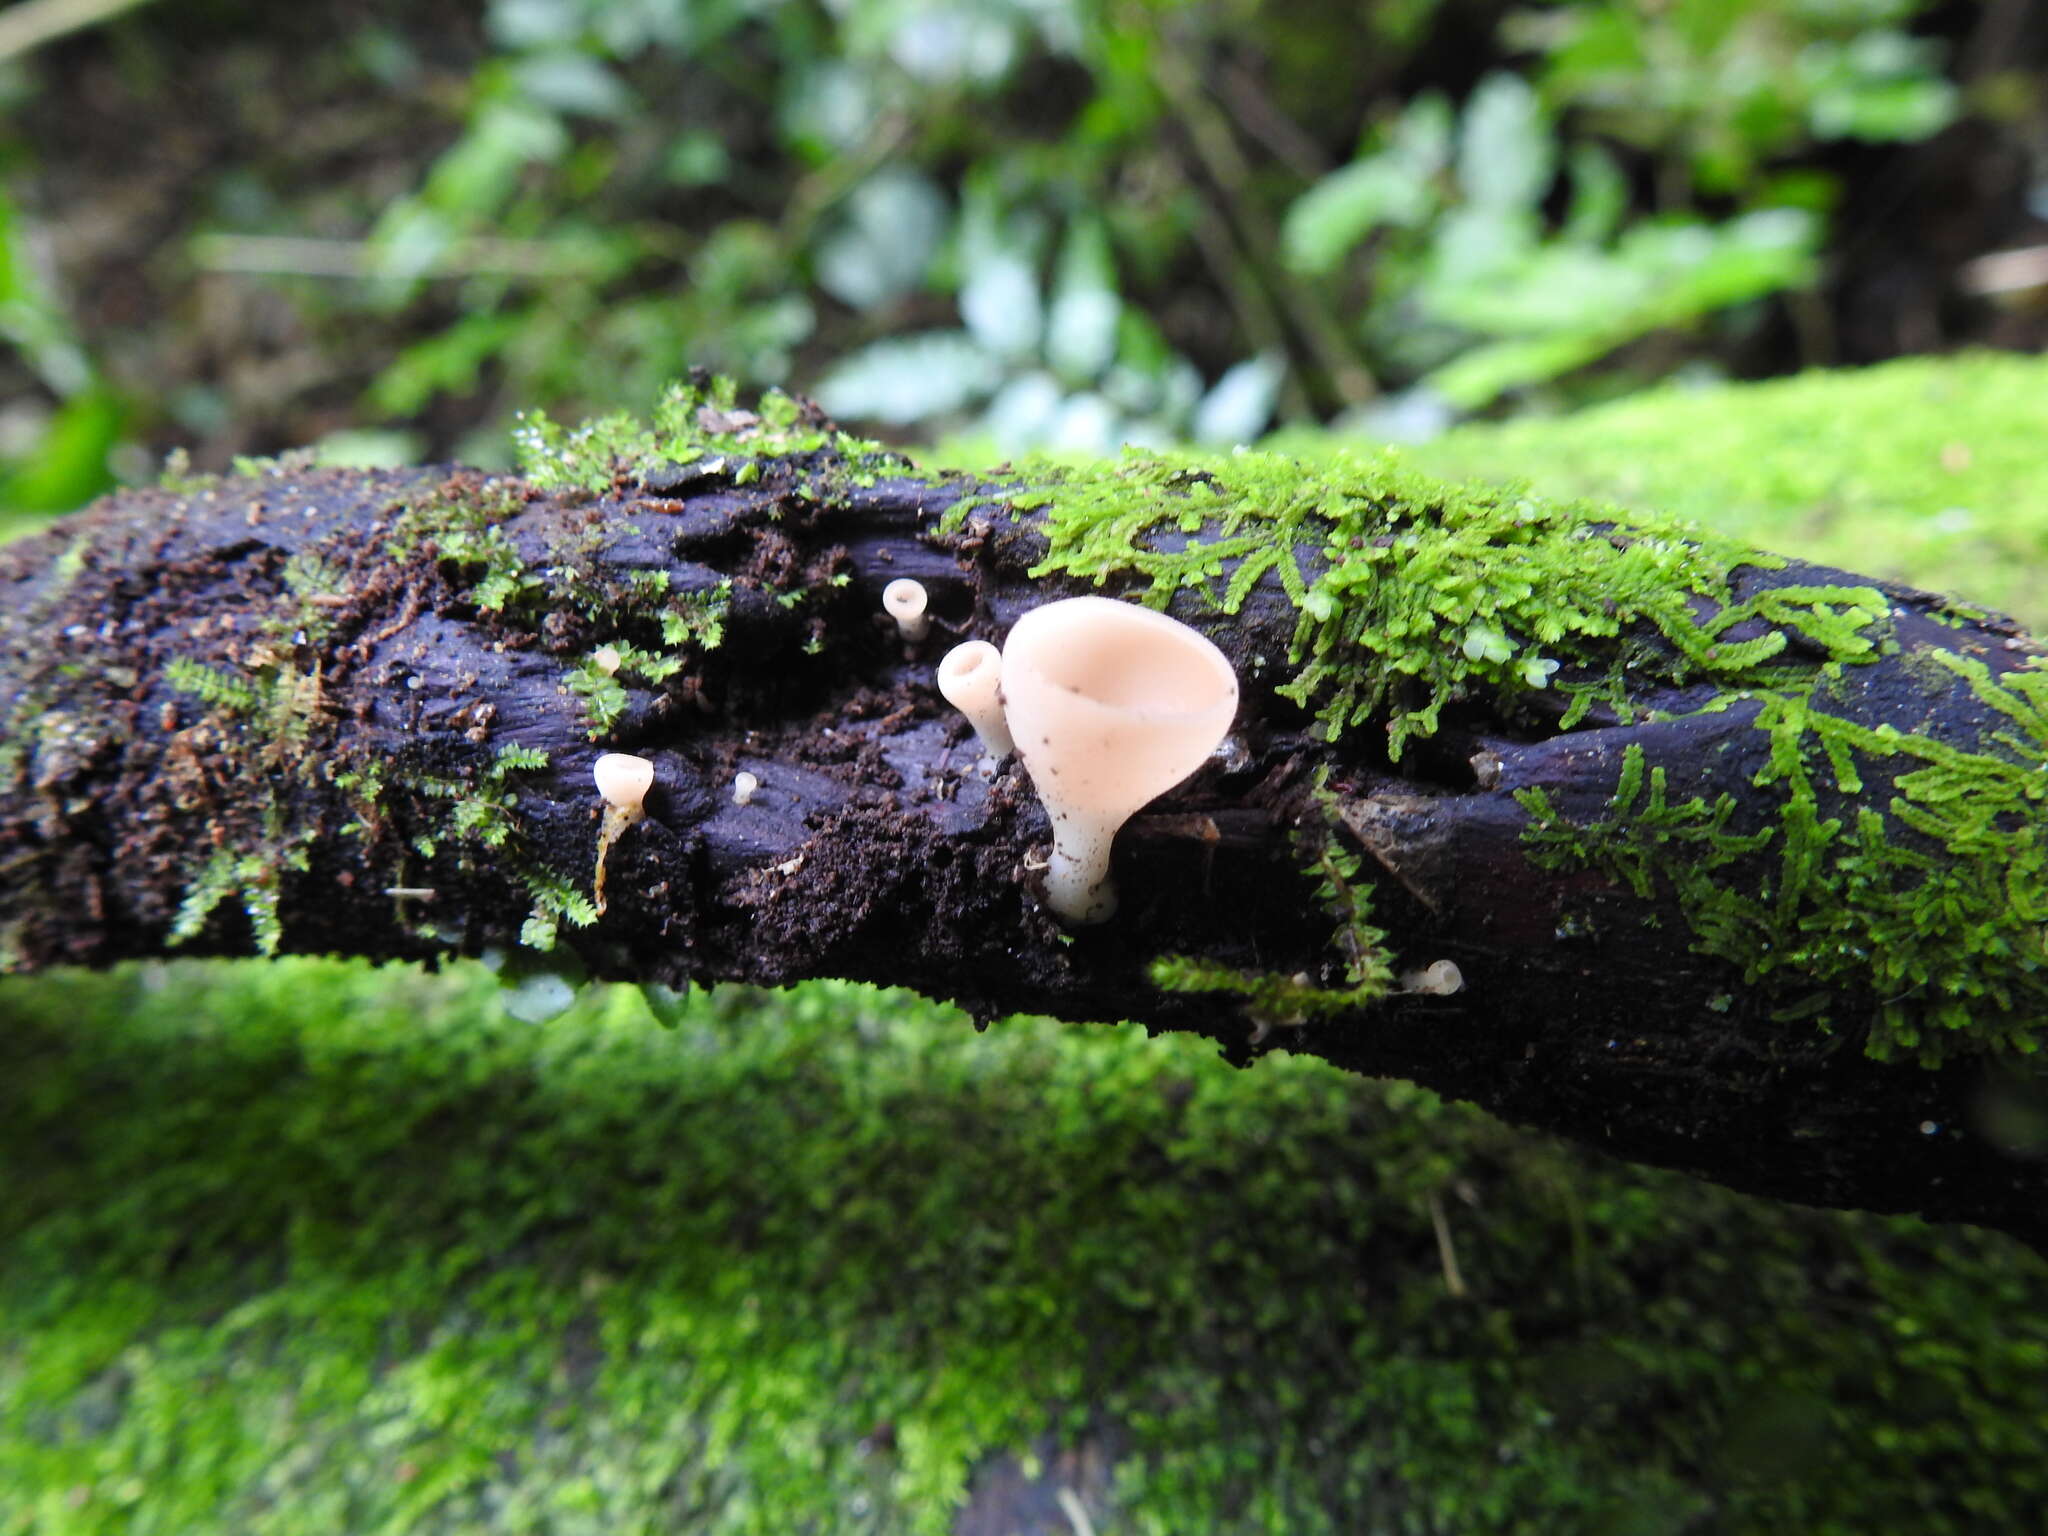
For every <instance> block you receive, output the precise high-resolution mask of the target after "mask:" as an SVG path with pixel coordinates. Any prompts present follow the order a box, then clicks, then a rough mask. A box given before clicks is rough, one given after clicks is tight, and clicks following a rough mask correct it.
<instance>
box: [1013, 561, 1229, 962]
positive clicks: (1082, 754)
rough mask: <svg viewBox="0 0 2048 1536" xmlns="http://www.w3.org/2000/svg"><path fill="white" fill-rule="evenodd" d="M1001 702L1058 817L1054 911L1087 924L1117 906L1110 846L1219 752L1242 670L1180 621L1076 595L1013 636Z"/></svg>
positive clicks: (1040, 612) (1022, 624) (1037, 614)
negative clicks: (1144, 810)
mask: <svg viewBox="0 0 2048 1536" xmlns="http://www.w3.org/2000/svg"><path fill="white" fill-rule="evenodd" d="M1003 705H1004V709H1005V711H1006V713H1007V715H1008V719H1009V725H1010V734H1011V735H1012V736H1014V737H1015V738H1016V742H1017V751H1018V753H1019V754H1020V755H1021V756H1022V757H1023V759H1024V766H1025V768H1026V770H1028V771H1029V773H1030V774H1031V782H1032V783H1033V784H1034V785H1035V786H1036V787H1037V789H1038V793H1039V798H1040V799H1042V800H1043V801H1044V802H1045V808H1046V811H1047V813H1048V814H1050V815H1051V817H1052V820H1053V859H1054V871H1053V874H1052V876H1051V877H1049V879H1048V882H1047V884H1048V889H1049V891H1050V893H1051V895H1050V899H1051V902H1052V905H1053V906H1054V908H1055V910H1058V911H1060V912H1061V915H1063V916H1066V917H1069V918H1071V919H1074V920H1076V921H1090V920H1096V919H1099V917H1100V916H1102V915H1104V907H1105V903H1106V902H1107V901H1108V899H1109V898H1108V897H1107V895H1106V890H1105V889H1104V887H1105V882H1106V878H1107V874H1108V868H1109V842H1110V839H1111V838H1112V837H1114V836H1115V834H1116V829H1117V828H1118V827H1119V826H1121V825H1122V824H1123V823H1124V821H1125V819H1126V818H1128V817H1129V816H1130V814H1131V813H1132V812H1133V811H1135V810H1137V809H1138V808H1139V807H1140V806H1142V805H1144V804H1146V803H1147V802H1148V801H1150V800H1154V799H1156V798H1158V797H1159V796H1160V795H1162V794H1164V793H1166V791H1167V790H1169V789H1171V788H1173V786H1174V785H1176V784H1178V783H1179V782H1180V781H1181V780H1182V779H1184V778H1186V777H1187V776H1188V775H1189V774H1191V773H1193V772H1194V771H1195V770H1196V769H1197V768H1199V767H1201V766H1202V763H1203V761H1204V760H1205V759H1206V758H1207V757H1208V756H1209V754H1210V753H1211V752H1213V751H1215V750H1216V747H1217V744H1218V743H1220V742H1221V741H1222V740H1223V737H1224V735H1225V734H1226V733H1227V732H1228V731H1229V729H1230V722H1231V720H1232V718H1233V717H1234V716H1235V715H1236V713H1237V674H1236V673H1234V672H1233V671H1231V669H1230V662H1229V661H1228V660H1227V659H1226V658H1225V657H1224V655H1223V653H1222V652H1221V651H1219V650H1217V649H1216V647H1215V646H1214V645H1212V644H1210V643H1209V642H1208V641H1207V640H1206V639H1204V638H1203V637H1202V636H1201V635H1199V634H1197V633H1196V632H1195V631H1194V630H1192V629H1190V628H1188V627H1187V625H1185V624H1182V623H1180V622H1179V621H1177V620H1174V619H1169V618H1167V617H1166V615H1164V614H1162V613H1154V612H1153V611H1152V610H1151V609H1149V608H1139V607H1136V606H1134V605H1133V604H1130V603H1119V602H1113V601H1111V600H1110V599H1108V598H1105V597H1074V598H1067V599H1065V600H1064V601H1061V602H1057V603H1047V604H1045V605H1044V606H1043V607H1040V608H1034V609H1032V610H1031V611H1030V612H1029V613H1027V614H1025V615H1024V617H1023V618H1021V619H1019V620H1018V621H1017V623H1016V624H1015V626H1014V627H1013V628H1012V629H1011V630H1010V638H1009V639H1008V641H1007V642H1005V644H1004V646H1003ZM1075 882H1079V885H1080V887H1082V888H1085V890H1086V892H1087V897H1086V899H1085V900H1083V899H1081V896H1080V895H1079V893H1078V891H1077V890H1076V889H1075V888H1074V887H1075Z"/></svg>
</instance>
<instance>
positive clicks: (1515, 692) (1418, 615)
mask: <svg viewBox="0 0 2048 1536" xmlns="http://www.w3.org/2000/svg"><path fill="white" fill-rule="evenodd" d="M1019 475H1020V478H1022V479H1023V480H1024V481H1025V483H1027V484H1030V485H1033V486H1034V487H1036V488H1037V489H1035V490H1034V491H1033V493H1031V494H1028V495H1026V496H1024V497H1021V498H1016V499H1014V503H1013V504H1014V505H1016V506H1018V507H1020V508H1027V509H1028V508H1031V507H1034V506H1042V507H1043V508H1044V521H1043V527H1044V530H1045V533H1046V536H1047V538H1048V539H1049V540H1050V541H1051V549H1050V552H1049V553H1048V555H1047V556H1046V558H1045V559H1044V560H1043V561H1042V562H1041V563H1040V565H1039V566H1038V567H1037V568H1036V569H1035V571H1034V572H1033V574H1034V575H1045V574H1052V573H1060V574H1064V575H1069V576H1079V577H1084V578H1087V579H1089V580H1092V581H1095V582H1096V583H1098V584H1100V583H1104V582H1107V581H1109V580H1111V579H1119V580H1123V579H1133V578H1134V579H1136V580H1138V581H1140V582H1142V583H1143V584H1144V586H1143V589H1142V592H1141V596H1142V597H1143V598H1144V600H1146V601H1148V602H1151V603H1153V604H1154V605H1156V606H1163V605H1164V604H1165V602H1166V601H1167V599H1168V598H1169V597H1171V596H1173V595H1174V594H1175V593H1181V592H1190V591H1192V592H1196V593H1199V594H1200V595H1201V596H1202V597H1203V598H1204V599H1205V600H1206V601H1207V602H1208V603H1209V604H1210V605H1212V606H1213V608H1214V609H1215V610H1216V611H1218V612H1220V613H1225V614H1230V613H1235V612H1237V611H1238V610H1239V608H1240V607H1241V606H1242V605H1243V603H1244V601H1245V599H1246V597H1247V596H1249V594H1250V592H1251V591H1252V589H1253V587H1254V586H1255V585H1256V584H1257V583H1258V582H1259V581H1261V580H1262V579H1263V578H1265V577H1267V576H1268V575H1271V576H1272V577H1273V578H1275V579H1276V580H1277V581H1278V583H1279V584H1280V586H1281V587H1282V589H1283V590H1284V591H1285V592H1286V593H1287V595H1288V596H1289V597H1290V598H1291V599H1292V601H1293V602H1294V605H1295V607H1296V608H1297V609H1298V610H1299V618H1298V619H1297V621H1296V625H1295V631H1294V635H1293V640H1292V644H1291V647H1290V650H1289V654H1288V657H1287V661H1288V663H1289V664H1290V665H1291V666H1292V667H1293V668H1294V674H1293V676H1292V677H1291V678H1290V680H1289V681H1288V682H1287V684H1286V685H1285V686H1283V687H1282V688H1281V690H1280V692H1281V693H1282V694H1283V695H1284V696H1285V697H1288V698H1291V699H1293V700H1295V701H1296V702H1298V703H1300V704H1302V705H1304V706H1306V707H1311V708H1313V709H1314V710H1315V712H1316V714H1317V718H1318V719H1319V720H1321V722H1322V723H1323V726H1324V729H1325V732H1326V734H1327V735H1328V736H1329V737H1330V739H1332V740H1335V739H1337V738H1338V737H1339V736H1341V735H1343V734H1344V733H1345V732H1347V731H1351V730H1355V729H1357V728H1359V727H1361V726H1368V725H1369V726H1371V727H1373V728H1374V729H1376V730H1383V731H1384V733H1385V740H1386V744H1387V750H1388V753H1389V755H1391V756H1392V757H1394V758H1395V759H1396V760H1398V759H1399V757H1400V756H1401V753H1402V750H1403V748H1404V747H1405V745H1406V744H1407V743H1408V742H1409V741H1410V740H1412V739H1414V738H1416V737H1419V736H1428V735H1430V734H1432V733H1433V732H1434V731H1435V730H1436V729H1437V726H1438V723H1439V720H1440V717H1441V715H1442V711H1443V709H1444V707H1445V706H1446V705H1447V704H1449V703H1451V702H1452V701H1453V700H1455V699H1459V698H1463V697H1467V696H1470V695H1473V694H1475V693H1483V694H1484V695H1486V696H1487V697H1488V698H1489V699H1491V700H1492V701H1493V702H1494V704H1495V706H1496V707H1497V708H1499V709H1501V710H1503V711H1505V712H1507V713H1513V711H1514V710H1515V708H1516V706H1517V702H1518V701H1520V700H1526V699H1527V698H1528V697H1529V696H1530V695H1532V694H1534V693H1536V692H1538V691H1540V690H1543V689H1546V688H1556V689H1558V690H1560V691H1562V692H1564V693H1566V694H1568V695H1570V696H1571V704H1570V705H1569V706H1568V708H1567V709H1566V711H1565V715H1564V722H1563V723H1564V725H1565V726H1566V727H1567V728H1568V727H1569V726H1570V725H1571V724H1573V723H1575V722H1576V721H1577V720H1578V719H1579V718H1580V716H1581V715H1582V714H1583V713H1584V711H1585V710H1586V709H1588V708H1590V707H1592V706H1593V705H1594V704H1596V703H1600V704H1605V705H1606V706H1608V707H1609V708H1611V709H1613V710H1615V711H1616V712H1617V713H1618V714H1619V715H1620V716H1621V717H1622V718H1623V719H1627V718H1629V717H1630V714H1631V712H1632V711H1631V706H1630V704H1629V699H1628V693H1627V688H1626V687H1625V684H1627V685H1631V686H1634V687H1637V688H1640V687H1641V686H1643V685H1644V684H1645V683H1646V682H1651V681H1669V682H1686V681H1690V680H1694V679H1700V678H1704V679H1709V680H1713V681H1716V682H1719V683H1721V684H1723V685H1724V686H1726V687H1729V688H1740V687H1750V686H1769V685H1771V684H1772V683H1775V682H1779V681H1781V680H1783V679H1784V678H1785V677H1786V676H1787V672H1786V671H1785V669H1783V668H1778V667H1773V666H1772V665H1771V663H1772V662H1773V660H1774V659H1775V658H1776V657H1778V656H1779V655H1780V654H1781V653H1782V652H1783V651H1784V650H1785V647H1786V645H1787V643H1788V641H1789V638H1790V637H1791V636H1793V635H1797V636H1799V637H1801V638H1803V639H1804V640H1805V641H1807V642H1809V643H1810V644H1812V645H1814V646H1817V647H1819V648H1820V649H1821V651H1822V653H1823V654H1824V655H1825V657H1827V658H1828V659H1829V660H1831V661H1833V662H1836V663H1849V662H1858V661H1867V660H1869V659H1871V657H1873V656H1874V655H1875V654H1876V650H1877V647H1878V645H1879V643H1880V639H1881V637H1882V635H1883V633H1884V631H1885V628H1886V624H1887V620H1886V617H1885V616H1886V613H1887V605H1886V604H1885V601H1884V599H1883V597H1882V595H1881V594H1879V593H1877V592H1876V591H1875V590H1874V589H1871V588H1868V587H1853V586H1843V587H1780V588H1777V589H1775V590H1772V591H1769V592H1764V593H1760V594H1758V595H1757V596H1755V597H1753V598H1751V599H1749V600H1747V601H1745V602H1743V603H1739V604H1738V603H1735V602H1734V601H1732V599H1731V597H1730V594H1729V577H1730V574H1731V573H1732V572H1733V571H1734V570H1735V569H1736V568H1738V567H1740V566H1744V565H1750V566H1757V567H1761V568H1763V569H1776V568H1778V567H1780V566H1781V565H1782V564H1783V561H1782V560H1780V559H1779V558H1777V557H1776V556H1772V555H1767V554H1763V553H1761V552H1759V551H1756V550H1753V549H1750V548H1748V547H1747V546H1745V545H1742V544H1739V543H1736V542H1734V541H1732V540H1727V539H1721V538H1716V537H1712V536H1706V535H1701V534H1700V533H1699V532H1698V530H1696V529H1688V528H1686V527H1683V526H1681V525H1678V524H1675V523H1673V522H1670V521H1668V520H1664V519H1659V518H1656V517H1650V516H1633V515H1624V514H1621V513H1611V514H1610V513H1602V512H1598V511H1596V510H1595V509H1590V508H1587V507H1585V506H1582V505H1573V504H1564V503H1555V502H1548V501H1543V500H1539V499H1537V498H1534V497H1531V496H1527V495H1522V494H1518V493H1514V492H1507V491H1499V490H1494V489H1491V488H1488V487H1485V486H1478V487H1470V486H1467V487H1459V486H1453V485H1448V484H1445V483H1443V482H1440V481H1436V480H1432V479H1430V478H1428V477H1426V476H1423V475H1420V474H1417V473H1416V472H1414V471H1413V470H1410V469H1408V468H1406V467H1405V466H1404V465H1402V464H1401V462H1400V461H1399V459H1398V458H1397V457H1396V456H1394V455H1392V454H1385V453H1383V454H1359V455H1354V454H1349V453H1343V452H1334V453H1331V454H1329V455H1327V456H1325V457H1323V458H1321V459H1319V460H1317V461H1316V462H1314V463H1312V464H1304V463H1303V462H1302V461H1300V460H1298V459H1294V458H1288V457H1284V456H1281V455H1277V454H1261V453H1236V454H1230V455H1207V456H1204V455H1192V454H1171V455H1168V454H1153V453H1131V454H1127V455H1126V456H1125V457H1124V458H1123V459H1122V460H1121V461H1119V462H1118V463H1117V464H1115V465H1113V466H1103V467H1098V468H1094V469H1085V470H1084V469H1076V468H1073V467H1070V466H1066V465H1059V464H1026V465H1024V466H1022V467H1021V468H1020V470H1019ZM1305 561H1306V562H1307V565H1306V568H1305V566H1304V562H1305ZM1702 598H1704V599H1706V601H1707V603H1708V604H1710V605H1711V606H1712V608H1713V609H1714V610H1716V612H1715V616H1714V617H1713V618H1711V619H1709V620H1707V621H1705V622H1702V621H1701V620H1700V618H1699V617H1698V615H1697V613H1696V611H1695V610H1696V607H1697V606H1698V600H1699V599H1702ZM1748 619H1760V620H1762V621H1764V623H1765V624H1767V625H1768V626H1769V628H1768V629H1767V631H1766V633H1764V634H1763V635H1761V636H1759V637H1758V638H1756V639H1753V640H1748V641H1744V642H1741V643H1740V644H1733V643H1729V642H1727V641H1725V640H1724V639H1723V638H1722V637H1723V636H1724V635H1725V634H1726V632H1727V631H1728V630H1729V629H1731V628H1733V627H1734V626H1735V625H1736V624H1738V623H1741V622H1743V621H1744V620H1748ZM1646 635H1647V636H1654V638H1655V639H1656V640H1658V641H1661V642H1662V643H1661V645H1654V646H1653V645H1648V644H1645V643H1644V638H1645V636H1646Z"/></svg>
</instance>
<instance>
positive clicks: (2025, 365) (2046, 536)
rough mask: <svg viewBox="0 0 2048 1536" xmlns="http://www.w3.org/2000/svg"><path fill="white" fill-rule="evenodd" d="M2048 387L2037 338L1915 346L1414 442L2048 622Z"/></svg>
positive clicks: (1481, 466)
mask: <svg viewBox="0 0 2048 1536" xmlns="http://www.w3.org/2000/svg"><path fill="white" fill-rule="evenodd" d="M2044 398H2048V358H2044V357H2041V356H2039V355H2015V354H2009V353H1975V354H1966V355H1963V356H1960V357H1940V358H1915V359H1911V360H1907V361H1902V362H1894V363H1886V364H1884V365H1882V366H1880V367H1875V368H1863V369H1855V370H1844V371H1837V372H1815V373H1808V374H1803V375H1801V376H1799V377H1798V378H1793V379H1784V380H1779V381H1775V382H1772V383H1767V384H1742V385H1722V386H1717V387H1713V388H1705V389H1700V388H1681V387H1672V388H1665V389H1659V390H1654V391H1651V392H1650V393H1648V394H1644V395H1638V396H1635V397H1632V398H1630V399H1627V400H1623V401H1620V402H1617V403H1615V404H1613V405H1606V406H1599V407H1596V408H1594V409H1591V410H1587V411H1582V412H1580V413H1578V414H1577V415H1574V416H1569V417H1564V418H1561V419H1556V420H1539V419H1533V418H1525V419H1523V420H1520V421H1515V422H1510V423H1507V424H1504V425H1498V426H1472V427H1465V428H1462V429H1460V430H1458V431H1455V432H1452V433H1449V434H1448V435H1446V436H1445V437H1443V438H1440V439H1438V440H1437V441H1435V442H1432V443H1428V444H1424V445H1422V446H1420V447H1417V448H1413V449H1410V450H1408V451H1407V456H1408V458H1409V459H1410V460H1411V461H1412V462H1413V463H1415V464H1416V465H1418V466H1419V467H1421V468H1423V469H1426V470H1429V471H1431V472H1433V473H1437V474H1442V475H1447V476H1450V477H1452V478H1455V479H1467V478H1485V479H1489V480H1512V481H1514V482H1516V483H1518V484H1524V485H1533V486H1534V487H1535V488H1536V489H1537V490H1538V491H1540V492H1542V493H1544V494H1546V495H1550V496H1558V497H1573V496H1587V497H1594V498H1597V499H1600V500H1603V501H1612V502H1620V503H1622V504H1624V505H1627V506H1630V507H1641V508H1655V509H1657V510H1659V511H1662V512H1667V513H1671V514H1675V515H1677V516H1679V517H1683V518H1687V519H1690V520H1692V521H1694V522H1697V523H1698V524H1700V525H1701V526H1703V527H1709V528H1713V529H1715V530H1717V531H1718V532H1720V533H1723V534H1726V535H1731V536H1734V537H1736V538H1742V539H1749V540H1754V541H1755V542H1756V543H1759V544H1762V545H1765V546H1767V547H1769V548H1771V549H1777V550H1782V551H1784V552H1785V553H1786V554H1791V555H1798V556H1801V557H1802V558H1805V559H1808V560H1814V561H1818V562H1820V563H1822V564H1827V565H1836V566H1841V567H1844V568H1846V569H1849V570H1855V571H1868V572H1870V573H1871V574H1872V575H1877V576H1888V577H1895V578H1898V579H1900V580H1905V581H1911V582H1913V583H1915V584H1917V585H1920V586H1924V587H1931V588H1933V589H1935V590H1936V591H1948V592H1961V593H1963V594H1965V595H1966V596H1968V597H1970V598H1972V599H1974V600H1976V601H1977V602H1980V603H1985V604H1989V605H1990V606H1991V607H1994V608H1999V609H2003V610H2005V611H2007V612H2010V613H2014V614H2016V615H2018V616H2019V617H2020V618H2021V619H2022V620H2024V621H2026V622H2028V623H2030V624H2033V625H2036V626H2048V596H2044V592H2048V589H2044V587H2043V585H2042V582H2041V579H2040V573H2041V571H2042V569H2043V567H2044V566H2048V478H2044V477H2043V475H2042V473H2041V440H2042V437H2043V435H2044V433H2048V422H2044V421H2043V419H2042V413H2041V401H2042V400H2043V399H2044ZM1302 446H1303V448H1304V450H1305V451H1308V450H1313V449H1314V448H1315V447H1316V446H1317V445H1316V444H1315V443H1314V442H1312V441H1304V442H1303V443H1302Z"/></svg>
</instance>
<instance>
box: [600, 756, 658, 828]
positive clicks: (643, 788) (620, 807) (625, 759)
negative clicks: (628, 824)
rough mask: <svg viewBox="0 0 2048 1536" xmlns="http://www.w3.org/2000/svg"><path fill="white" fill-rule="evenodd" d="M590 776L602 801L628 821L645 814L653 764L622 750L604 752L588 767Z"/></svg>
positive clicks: (652, 780)
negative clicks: (602, 798)
mask: <svg viewBox="0 0 2048 1536" xmlns="http://www.w3.org/2000/svg"><path fill="white" fill-rule="evenodd" d="M590 777H591V778H592V779H593V780H594V781H595V782H596V784H597V792H598V793H599V794H600V795H602V796H603V797H604V803H605V804H606V805H608V806H610V807H611V808H612V809H613V810H615V811H618V812H621V813H622V814H623V815H624V816H625V817H626V819H627V820H628V821H638V820H639V819H640V818H641V817H642V816H644V815H646V814H647V810H646V802H647V791H648V790H650V789H652V788H653V787H654V764H652V763H650V762H649V761H648V760H647V759H646V758H644V757H634V756H633V755H631V754H630V753H626V752H607V753H605V754H604V756H602V757H600V758H599V759H598V760H597V761H596V763H594V764H593V765H592V766H591V769H590Z"/></svg>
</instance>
